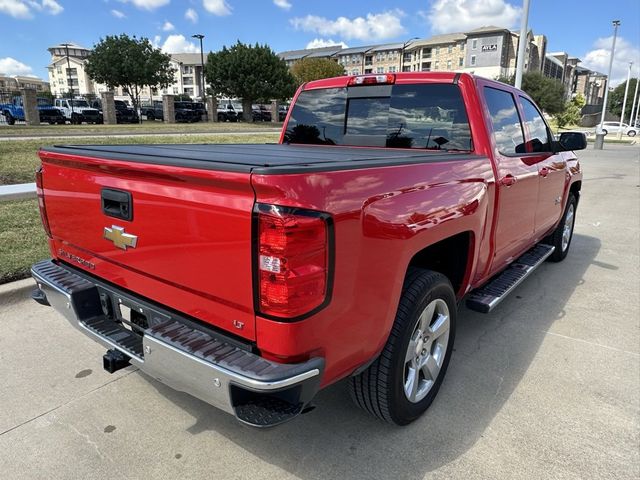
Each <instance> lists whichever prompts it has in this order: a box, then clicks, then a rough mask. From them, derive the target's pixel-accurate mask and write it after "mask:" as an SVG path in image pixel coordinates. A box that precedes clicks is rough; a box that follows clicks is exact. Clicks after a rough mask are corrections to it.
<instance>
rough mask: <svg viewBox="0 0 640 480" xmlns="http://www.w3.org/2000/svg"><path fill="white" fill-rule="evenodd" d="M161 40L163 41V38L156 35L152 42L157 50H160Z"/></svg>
mask: <svg viewBox="0 0 640 480" xmlns="http://www.w3.org/2000/svg"><path fill="white" fill-rule="evenodd" d="M161 40H162V37H161V36H160V35H156V36H154V37H153V40H151V45H153V46H154V47H155V48H160V41H161Z"/></svg>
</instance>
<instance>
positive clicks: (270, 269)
mask: <svg viewBox="0 0 640 480" xmlns="http://www.w3.org/2000/svg"><path fill="white" fill-rule="evenodd" d="M585 146H586V138H585V136H584V134H582V133H574V132H567V133H563V134H561V135H560V137H559V139H557V140H556V139H555V138H554V136H553V135H552V133H551V131H550V129H549V127H548V125H547V124H546V122H545V119H544V117H543V115H542V114H541V112H540V110H539V109H538V107H536V105H535V104H534V102H533V101H532V100H531V98H529V97H528V96H527V95H526V94H525V93H523V92H522V91H520V90H516V89H514V88H513V87H510V86H508V85H505V84H502V83H498V82H496V81H492V80H488V79H484V78H480V77H475V76H472V75H469V74H464V73H463V74H459V73H455V74H454V73H446V72H438V73H399V74H395V75H394V74H388V75H364V76H349V77H339V78H331V79H324V80H318V81H313V82H309V83H306V84H304V85H303V86H301V87H300V89H299V90H298V92H297V93H296V96H295V98H294V101H293V103H292V106H291V108H290V109H289V111H288V113H287V118H286V121H285V124H284V127H283V130H282V134H281V138H280V142H279V144H270V145H212V144H202V145H131V146H127V145H118V146H105V145H95V146H91V145H77V146H73V145H68V146H56V147H47V148H43V149H41V150H40V158H41V160H42V164H41V167H40V168H39V170H38V171H37V174H36V184H37V193H38V198H39V206H40V213H41V217H42V221H43V224H44V228H45V231H46V234H47V237H48V242H49V246H50V250H51V255H52V256H53V259H51V260H46V261H43V262H41V263H37V264H36V265H34V266H33V269H32V274H33V277H34V279H35V281H36V284H37V288H36V289H35V290H34V292H33V297H34V299H35V300H37V301H38V302H40V303H42V304H44V305H52V306H53V307H55V308H56V309H57V310H58V311H59V312H61V313H62V314H63V315H64V316H65V317H66V318H67V319H68V320H69V321H70V322H71V324H72V325H73V326H75V327H76V328H77V329H79V330H80V331H81V332H83V333H84V334H85V335H87V336H89V337H91V338H92V339H94V340H96V341H97V342H99V343H100V344H102V345H104V346H105V347H106V349H108V350H107V352H106V353H105V355H104V357H103V365H104V368H105V369H106V370H107V371H109V372H114V371H116V370H118V369H120V368H124V367H126V366H128V365H134V366H136V367H138V368H139V369H140V370H141V371H143V372H145V373H146V374H148V375H150V376H151V377H153V378H155V379H157V380H158V381H160V382H162V383H164V384H167V385H169V386H171V387H173V388H174V389H177V390H180V391H183V392H187V393H189V394H191V395H193V396H195V397H197V398H199V399H201V400H203V401H205V402H208V403H210V404H212V405H214V406H216V407H219V408H221V409H222V410H224V411H226V412H229V413H231V414H233V415H235V416H236V417H237V418H238V419H239V420H240V421H241V422H244V423H246V424H249V425H253V426H258V427H265V426H273V425H277V424H279V423H282V422H285V421H287V420H290V419H292V418H294V417H296V416H297V415H298V414H300V413H304V412H307V411H309V410H310V409H311V408H313V404H312V400H313V398H314V395H315V394H316V393H317V392H318V390H319V389H322V388H324V387H327V386H328V385H331V384H333V383H335V382H337V381H339V380H341V379H348V383H349V385H350V390H351V394H352V396H353V399H354V400H355V402H356V403H357V404H358V405H359V406H360V407H362V408H363V409H364V410H366V411H368V412H370V413H371V414H373V415H374V416H376V417H378V418H380V419H382V420H386V421H388V422H391V423H395V424H399V425H404V424H408V423H410V422H412V421H413V420H415V419H416V418H418V417H419V416H420V415H421V414H422V413H423V412H424V411H425V410H426V409H427V408H428V407H429V405H430V404H431V403H432V401H433V400H434V397H435V396H436V394H437V392H438V389H439V388H440V385H441V384H442V381H443V378H444V376H445V372H446V370H447V365H448V364H449V361H450V359H451V355H452V349H453V343H454V337H455V333H456V317H457V313H456V312H457V306H458V303H459V302H461V301H463V299H464V300H466V302H467V305H468V306H469V307H470V308H472V309H476V310H479V311H481V312H489V311H490V310H491V309H493V308H495V307H496V306H497V305H498V303H499V302H500V301H501V300H502V299H503V298H504V297H505V296H506V295H508V294H509V292H511V291H513V289H514V288H515V287H516V286H517V285H518V284H519V283H520V282H521V281H522V280H523V279H524V278H525V277H527V276H528V275H529V274H530V273H531V272H532V271H533V270H534V269H535V268H536V267H537V266H539V265H540V264H541V262H543V261H544V260H545V259H549V260H552V261H556V262H557V261H560V260H562V259H564V258H565V256H566V255H567V252H568V251H569V247H570V244H571V238H572V233H573V226H574V220H575V214H576V208H577V206H578V199H579V197H580V189H581V185H582V173H581V169H580V164H579V162H578V159H577V158H576V155H575V154H574V153H573V150H579V149H582V148H585ZM548 274H558V275H560V274H561V272H560V271H557V272H555V271H554V270H550V271H549V273H548Z"/></svg>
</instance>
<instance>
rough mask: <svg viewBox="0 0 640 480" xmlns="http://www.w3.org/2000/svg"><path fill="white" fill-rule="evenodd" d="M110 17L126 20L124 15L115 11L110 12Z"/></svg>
mask: <svg viewBox="0 0 640 480" xmlns="http://www.w3.org/2000/svg"><path fill="white" fill-rule="evenodd" d="M111 15H113V16H114V17H116V18H127V16H126V15H125V14H124V13H122V12H121V11H120V10H116V9H113V10H111Z"/></svg>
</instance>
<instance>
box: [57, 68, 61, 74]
mask: <svg viewBox="0 0 640 480" xmlns="http://www.w3.org/2000/svg"><path fill="white" fill-rule="evenodd" d="M56 71H57V72H58V75H62V67H58V68H56Z"/></svg>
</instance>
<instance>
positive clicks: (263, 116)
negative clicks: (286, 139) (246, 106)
mask: <svg viewBox="0 0 640 480" xmlns="http://www.w3.org/2000/svg"><path fill="white" fill-rule="evenodd" d="M251 115H252V117H253V121H254V122H270V121H271V109H270V108H267V107H266V106H264V105H251Z"/></svg>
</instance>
